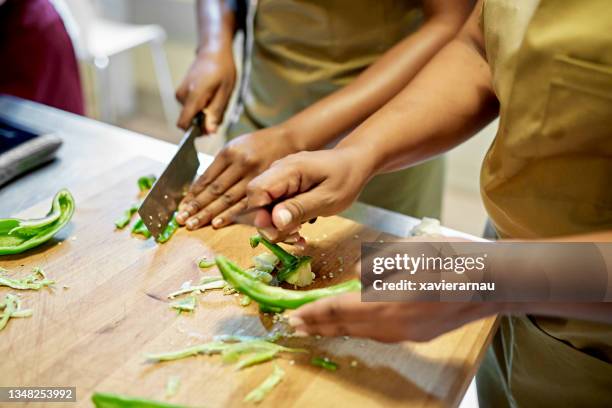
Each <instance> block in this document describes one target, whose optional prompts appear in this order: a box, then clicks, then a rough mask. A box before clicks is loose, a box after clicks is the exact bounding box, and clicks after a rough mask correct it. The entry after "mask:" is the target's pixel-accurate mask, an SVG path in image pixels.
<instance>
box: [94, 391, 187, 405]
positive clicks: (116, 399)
mask: <svg viewBox="0 0 612 408" xmlns="http://www.w3.org/2000/svg"><path fill="white" fill-rule="evenodd" d="M91 402H93V404H94V406H95V407H96V408H186V407H185V406H184V405H176V404H168V403H166V402H159V401H152V400H146V399H141V398H134V397H128V396H125V395H118V394H105V393H101V392H96V393H95V394H94V395H92V396H91Z"/></svg>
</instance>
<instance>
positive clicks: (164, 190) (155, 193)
mask: <svg viewBox="0 0 612 408" xmlns="http://www.w3.org/2000/svg"><path fill="white" fill-rule="evenodd" d="M203 119H204V118H203V114H202V113H199V114H198V115H197V116H196V117H195V118H194V119H193V121H192V124H191V127H190V128H189V130H188V131H187V133H185V136H184V137H183V140H181V142H180V143H179V147H178V150H177V152H176V154H175V155H174V157H173V158H172V160H170V163H168V166H167V167H166V169H165V170H164V172H163V173H162V175H161V176H160V177H159V178H158V179H157V181H156V182H155V184H154V185H153V188H151V191H149V194H147V197H146V198H145V199H144V201H143V203H142V205H141V206H140V208H139V209H138V214H139V215H140V218H141V219H142V220H143V222H144V223H145V225H146V226H147V229H148V230H149V231H150V232H151V234H153V236H154V237H155V238H157V237H159V235H160V234H161V233H162V232H163V231H164V229H166V227H167V226H168V223H169V222H170V220H171V219H172V214H173V213H174V211H176V209H177V208H178V205H179V203H180V202H181V199H182V198H183V195H184V193H185V192H186V191H187V190H188V189H189V186H190V185H191V183H192V182H193V179H194V177H195V175H196V173H197V172H198V168H199V167H200V162H199V160H198V152H197V151H196V148H195V139H196V137H198V136H201V135H202V130H201V129H202V128H201V126H202V122H203Z"/></svg>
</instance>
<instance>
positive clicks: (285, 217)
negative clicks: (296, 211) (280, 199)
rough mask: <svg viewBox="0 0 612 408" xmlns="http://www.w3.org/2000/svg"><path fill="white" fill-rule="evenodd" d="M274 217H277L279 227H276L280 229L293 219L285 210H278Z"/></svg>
mask: <svg viewBox="0 0 612 408" xmlns="http://www.w3.org/2000/svg"><path fill="white" fill-rule="evenodd" d="M276 215H277V216H278V221H279V224H280V225H277V227H280V228H283V227H285V226H287V225H288V224H289V223H290V222H291V220H292V219H293V215H291V212H289V210H288V209H286V208H281V209H280V210H278V212H277V213H276Z"/></svg>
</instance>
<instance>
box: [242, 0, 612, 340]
mask: <svg viewBox="0 0 612 408" xmlns="http://www.w3.org/2000/svg"><path fill="white" fill-rule="evenodd" d="M477 10H478V6H477ZM482 49H483V39H482V36H481V35H480V30H479V28H478V14H477V12H475V13H474V14H473V15H472V17H471V19H470V21H469V22H468V23H466V27H464V29H463V30H462V32H461V34H460V35H459V36H458V38H457V39H456V40H454V41H453V42H451V43H450V44H449V45H447V46H446V47H445V48H444V49H443V50H442V51H441V52H440V53H439V54H438V56H436V58H434V59H433V60H432V62H431V63H430V64H429V65H428V66H427V67H426V68H425V69H424V70H423V71H422V72H421V74H419V76H418V77H417V78H415V80H414V81H412V82H411V83H410V85H409V86H408V87H407V88H406V89H405V90H404V91H403V92H402V93H400V94H399V95H398V96H397V97H396V98H394V99H393V100H392V101H391V102H390V103H389V104H388V105H387V106H385V107H384V108H383V109H381V110H380V111H379V112H377V113H376V114H375V115H373V116H372V117H371V118H370V119H369V120H367V121H366V122H365V123H364V124H363V125H362V126H360V127H359V128H358V129H357V130H356V131H355V132H353V134H351V135H350V136H349V137H347V138H346V139H345V140H343V142H342V143H341V144H340V145H339V146H337V147H336V148H335V149H334V150H332V151H326V152H312V153H301V154H299V155H292V156H289V157H288V158H286V159H284V160H281V161H279V162H277V163H276V164H275V165H274V166H272V168H271V169H270V170H268V171H267V172H266V173H264V174H263V175H262V176H260V177H258V178H256V179H255V180H253V182H252V183H251V184H250V186H249V196H248V198H249V204H250V205H253V206H260V205H264V204H267V203H269V202H270V201H271V200H277V199H281V200H282V199H283V197H291V198H289V199H287V200H285V201H283V202H281V203H280V204H278V205H276V206H275V207H274V209H273V215H271V214H268V213H267V212H266V211H263V210H261V211H260V213H259V214H258V220H257V222H258V223H259V225H260V226H264V227H267V228H272V229H274V228H275V229H276V231H277V233H279V234H281V233H283V232H284V231H285V228H286V229H294V228H295V227H296V226H299V225H300V223H301V222H302V221H305V220H307V219H309V218H312V217H314V216H318V215H331V214H335V213H337V212H338V211H340V210H342V209H343V208H346V207H347V206H348V205H350V203H351V202H352V201H353V200H355V198H356V197H357V194H358V193H359V191H360V189H361V187H362V186H363V185H364V184H365V182H366V181H367V180H368V179H369V178H370V177H371V176H372V175H373V174H377V173H380V172H384V171H390V170H393V169H398V168H401V167H404V166H408V165H412V164H415V163H418V162H420V161H422V160H425V159H427V158H430V157H432V156H435V155H437V154H440V153H442V152H444V151H447V150H448V149H450V148H451V147H453V146H455V145H457V144H459V143H461V142H462V141H463V140H465V139H466V138H468V137H469V136H470V135H471V134H473V133H474V132H475V131H476V130H477V129H479V128H480V127H482V126H483V125H484V124H485V123H487V122H488V121H489V120H490V119H491V118H492V117H494V116H495V114H496V111H497V103H496V100H495V97H494V95H493V91H492V88H491V76H490V72H489V69H488V67H487V65H486V62H485V60H484V57H483V52H482ZM448 67H453V69H448ZM440 112H443V113H444V114H443V115H442V114H440ZM410 123H418V124H419V125H418V126H414V127H411V126H407V125H406V124H410ZM611 238H612V232H610V231H603V232H594V233H591V234H584V235H580V236H575V237H560V238H558V239H557V240H559V241H565V240H567V241H575V240H598V241H602V240H603V241H610V240H611ZM498 313H501V314H525V313H528V314H538V315H546V316H562V317H566V318H577V319H584V320H592V321H599V322H604V323H612V304H610V303H579V304H562V303H445V302H414V303H410V304H407V303H362V302H361V298H360V294H348V295H343V296H339V297H335V298H328V299H323V300H320V301H317V302H314V303H311V304H308V305H305V306H303V307H301V308H300V309H298V310H297V311H295V312H294V313H293V314H292V316H291V318H290V320H289V323H290V324H291V325H292V326H293V327H294V328H295V329H296V330H297V333H298V334H302V335H305V334H320V335H325V336H338V335H350V336H355V337H369V338H373V339H377V340H380V341H386V342H396V341H402V340H414V341H426V340H429V339H432V338H434V337H436V336H438V335H440V334H443V333H445V332H447V331H449V330H452V329H454V328H457V327H459V326H461V325H463V324H465V323H468V322H470V321H473V320H476V319H480V318H483V317H486V316H491V315H494V314H498Z"/></svg>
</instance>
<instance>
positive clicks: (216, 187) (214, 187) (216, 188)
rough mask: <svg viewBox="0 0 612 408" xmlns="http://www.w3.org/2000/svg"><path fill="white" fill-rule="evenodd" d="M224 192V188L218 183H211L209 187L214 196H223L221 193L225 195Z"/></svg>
mask: <svg viewBox="0 0 612 408" xmlns="http://www.w3.org/2000/svg"><path fill="white" fill-rule="evenodd" d="M223 190H224V189H223V186H222V185H221V183H219V182H217V181H215V182H213V183H211V184H210V186H208V191H209V192H210V193H211V194H212V195H214V196H219V195H221V193H223Z"/></svg>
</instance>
